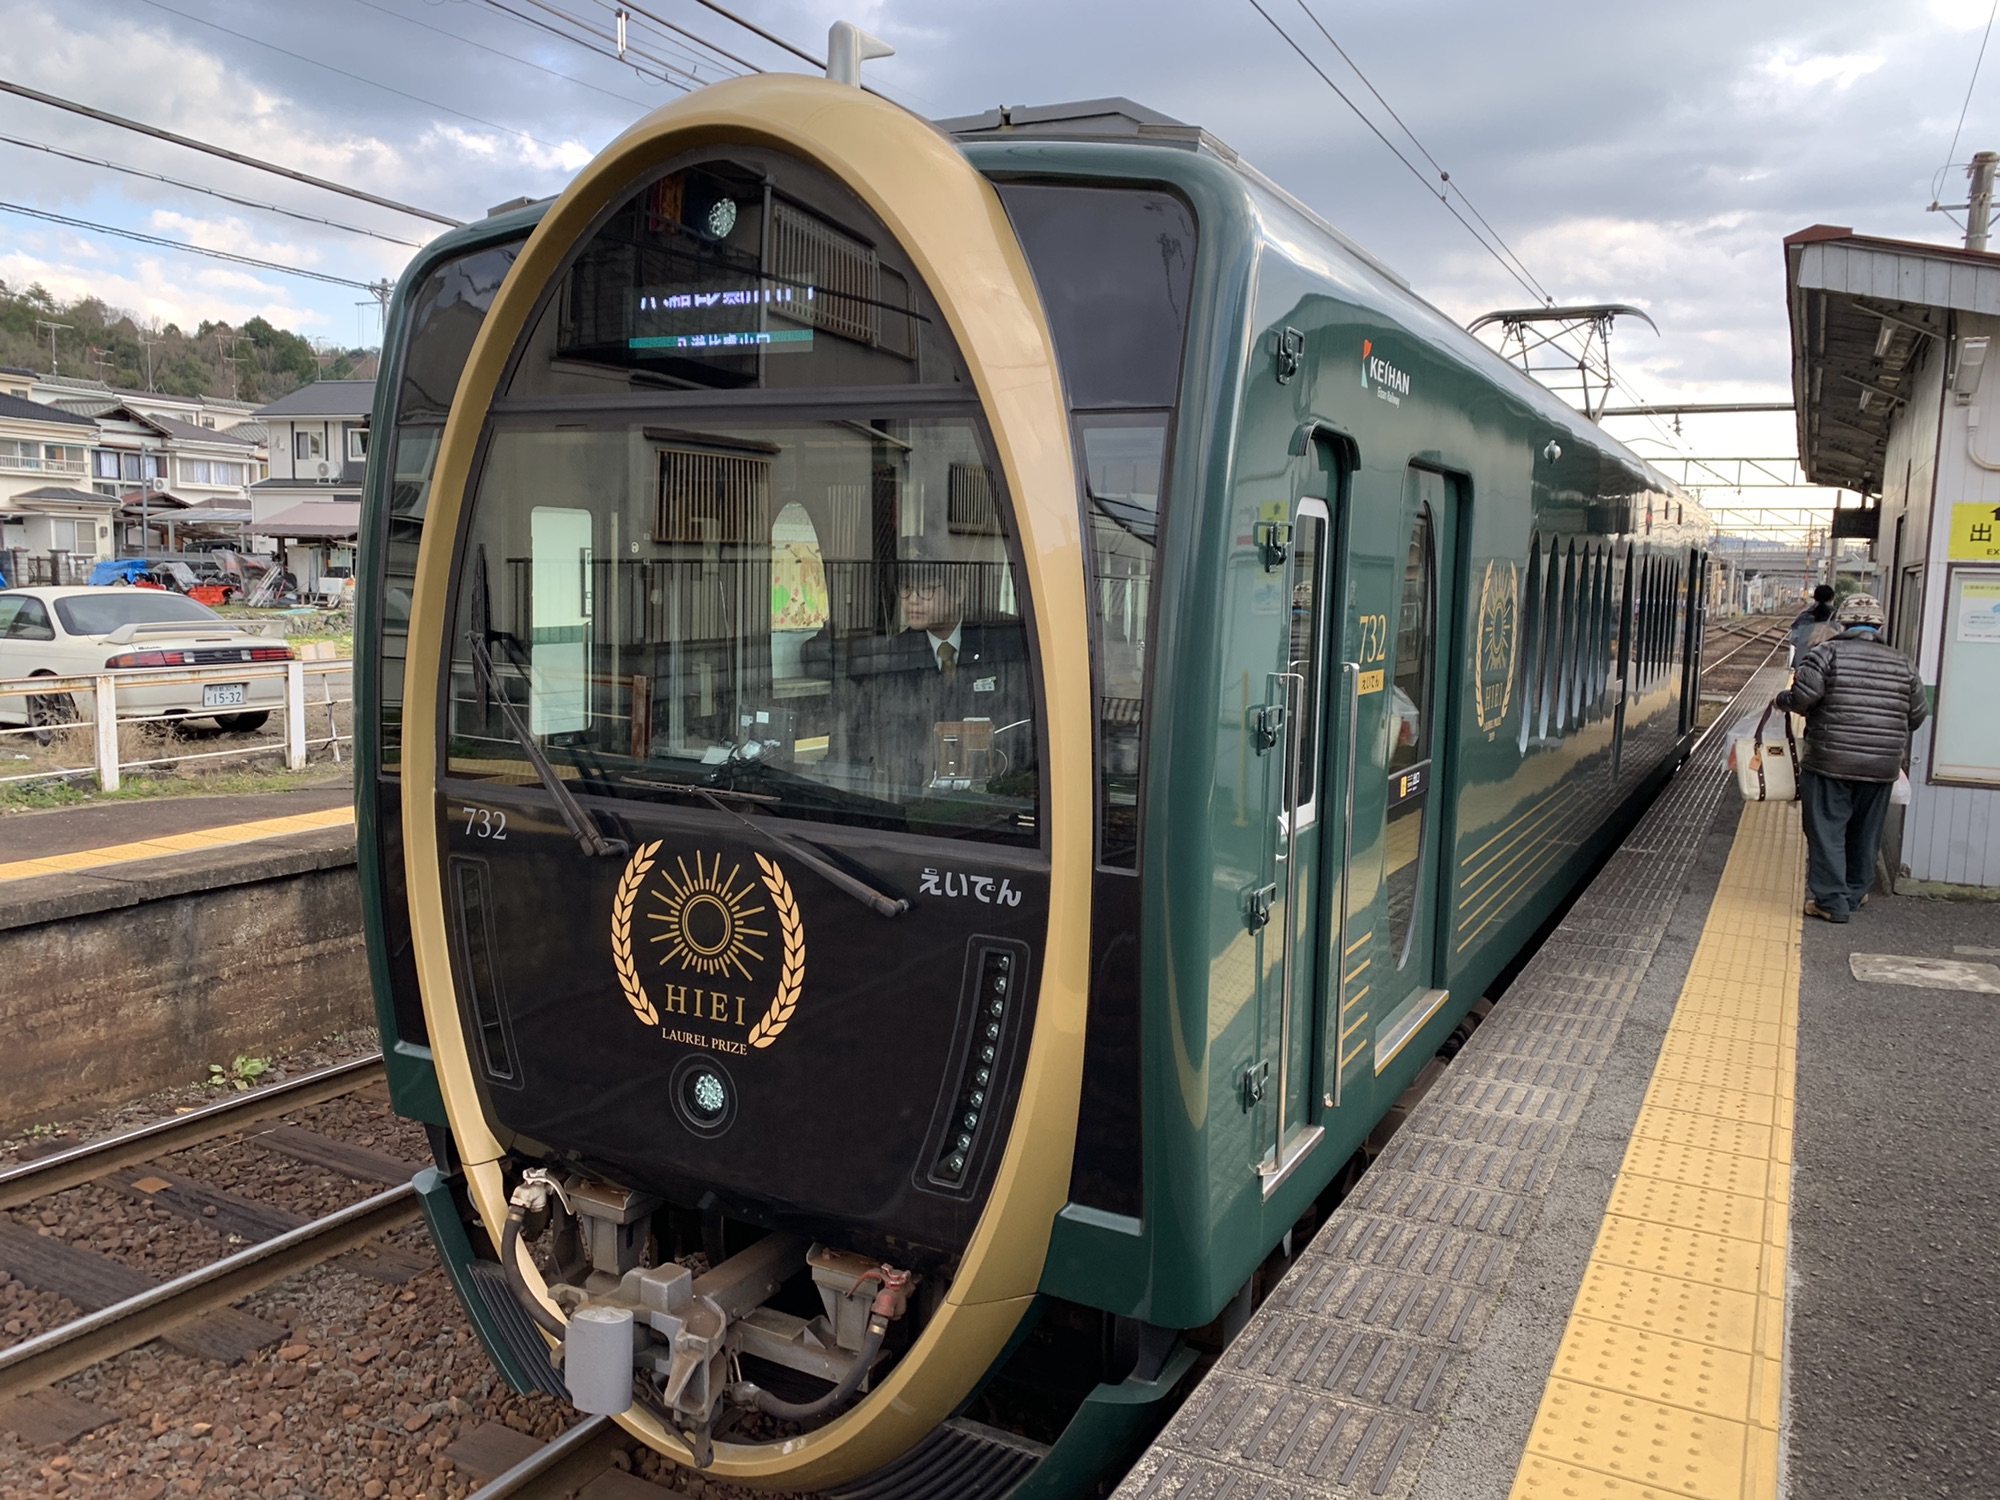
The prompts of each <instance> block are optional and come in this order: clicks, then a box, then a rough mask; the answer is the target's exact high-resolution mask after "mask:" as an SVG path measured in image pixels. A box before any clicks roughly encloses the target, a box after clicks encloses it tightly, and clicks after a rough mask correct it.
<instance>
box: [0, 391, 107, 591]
mask: <svg viewBox="0 0 2000 1500" xmlns="http://www.w3.org/2000/svg"><path fill="white" fill-rule="evenodd" d="M11 383H12V384H14V385H15V386H16V387H18V384H19V381H18V378H16V379H15V380H14V381H12V382H11ZM96 438H97V424H96V423H95V422H93V421H91V420H90V418H88V417H80V416H77V415H75V414H74V413H72V412H66V411H62V410H60V409H58V408H56V407H51V406H45V405H43V404H42V403H40V402H38V401H30V400H28V399H26V398H25V397H23V396H19V395H14V394H0V551H4V552H6V553H8V554H10V555H9V556H8V557H7V559H6V563H7V564H9V565H4V566H0V572H5V573H6V575H7V578H8V580H9V581H10V582H19V581H23V580H25V579H26V578H28V577H30V576H35V577H47V578H48V579H50V580H52V581H61V582H68V581H69V580H70V579H71V578H73V577H75V576H76V575H77V574H78V573H79V572H81V574H82V575H83V576H86V577H87V576H88V575H89V571H90V565H91V564H92V563H95V562H96V561H97V560H98V559H99V558H103V557H110V556H112V555H113V546H114V538H113V536H112V527H113V523H114V521H115V519H116V516H117V510H118V501H117V498H116V497H115V496H106V495H101V494H98V493H97V492H95V491H94V490H93V489H92V488H91V485H90V479H89V474H90V453H91V448H92V446H93V444H94V443H95V441H96ZM31 558H32V559H34V560H35V561H34V562H33V563H32V564H30V563H29V559H31Z"/></svg>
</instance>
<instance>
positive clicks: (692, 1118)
mask: <svg viewBox="0 0 2000 1500" xmlns="http://www.w3.org/2000/svg"><path fill="white" fill-rule="evenodd" d="M668 1087H669V1089H670V1090H671V1092H672V1095H673V1101H674V1113H675V1114H677V1115H679V1116H680V1121H681V1123H682V1124H683V1125H685V1126H687V1128H688V1129H689V1130H692V1131H693V1132H694V1133H695V1134H696V1135H703V1136H716V1135H721V1134H722V1132H723V1131H725V1130H727V1129H728V1128H729V1127H730V1126H731V1125H733V1124H734V1123H735V1122H736V1085H735V1082H734V1081H733V1080H732V1079H731V1078H730V1076H729V1073H728V1071H727V1070H726V1069H725V1068H724V1067H723V1066H722V1064H720V1063H718V1062H715V1061H713V1060H712V1059H710V1058H707V1057H688V1058H683V1059H682V1060H681V1062H680V1065H679V1066H678V1067H676V1068H675V1069H674V1072H673V1078H672V1081H671V1082H670V1083H669V1085H668Z"/></svg>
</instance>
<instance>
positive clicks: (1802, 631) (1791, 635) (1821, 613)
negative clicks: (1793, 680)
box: [1785, 583, 1834, 667]
mask: <svg viewBox="0 0 2000 1500" xmlns="http://www.w3.org/2000/svg"><path fill="white" fill-rule="evenodd" d="M1832 622H1833V587H1832V585H1830V584H1825V583H1822V584H1821V585H1820V586H1819V587H1818V588H1816V589H1814V590H1813V602H1812V603H1811V604H1809V605H1807V606H1806V607H1805V608H1804V609H1802V610H1800V611H1799V612H1798V614H1797V615H1795V616H1794V617H1793V618H1792V624H1791V628H1790V629H1789V630H1787V631H1786V632H1785V640H1786V642H1787V643H1788V644H1789V645H1790V646H1791V648H1792V654H1791V656H1790V658H1789V659H1788V660H1787V661H1786V665H1787V666H1792V667H1796V666H1797V665H1798V664H1799V663H1800V662H1802V661H1804V660H1805V655H1806V652H1808V651H1810V650H1811V649H1812V648H1813V647H1814V646H1815V645H1817V644H1818V642H1817V641H1815V640H1814V639H1813V637H1814V636H1818V635H1821V629H1820V627H1821V626H1827V627H1829V629H1828V632H1827V633H1828V634H1832V633H1834V632H1833V631H1832V630H1831V626H1832ZM1821 638H1822V639H1824V638H1825V637H1824V636H1822V637H1821Z"/></svg>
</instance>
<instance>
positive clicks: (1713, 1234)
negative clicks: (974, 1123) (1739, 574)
mask: <svg viewBox="0 0 2000 1500" xmlns="http://www.w3.org/2000/svg"><path fill="white" fill-rule="evenodd" d="M1777 685H1778V684H1777V683H1776V682H1775V681H1772V682H1768V683H1766V682H1761V681H1753V683H1752V684H1751V687H1750V689H1748V690H1747V691H1749V692H1750V693H1751V695H1752V696H1756V695H1758V694H1760V693H1762V694H1764V695H1766V696H1768V692H1769V691H1770V690H1774V689H1775V687H1776V686H1777ZM1722 754H1723V750H1722V747H1721V746H1720V745H1719V744H1713V745H1710V746H1708V747H1706V748H1704V749H1701V750H1698V751H1697V753H1696V755H1695V757H1694V759H1693V760H1692V761H1691V762H1690V763H1689V765H1688V766H1687V767H1686V768H1685V769H1684V771H1683V772H1682V774H1681V775H1680V776H1679V777H1678V778H1677V779H1676V781H1675V782H1674V783H1673V784H1672V785H1671V786H1670V787H1669V789H1668V790H1667V791H1666V792H1665V793H1664V794H1663V796H1662V797H1661V799H1660V800H1659V802H1658V803H1656V804H1655V806H1654V807H1653V808H1652V809H1651V810H1650V811H1649V813H1648V814H1647V816H1646V818H1645V819H1644V820H1643V821H1642V822H1641V824H1640V825H1639V827H1638V828H1637V829H1636V830H1635V831H1634V833H1633V835H1632V836H1631V837H1630V838H1628V839H1627V841H1626V843H1625V845H1624V846H1623V847H1622V848H1621V849H1620V851H1619V852H1618V853H1617V854H1616V855H1614V856H1613V858H1612V860H1611V861H1610V863H1609V864H1608V865H1607V866H1606V868H1605V870H1604V871H1603V872H1602V874H1601V875H1600V876H1599V878H1598V879H1597V880H1596V881H1595V882H1594V883H1593V885H1592V886H1591V888H1590V889H1589V890H1588V891H1587V892H1586V893H1585V894H1584V896H1583V897H1582V898H1581V899H1580V900H1579V902H1578V903H1577V905H1576V907H1575V908H1574V909H1573V911H1572V912H1571V914H1570V915H1569V917H1568V918H1567V919H1566V920H1565V922H1564V923H1563V924H1562V926H1561V927H1560V928H1559V929H1558V930H1557V931H1556V932H1555V933H1554V934H1553V935H1552V936H1551V938H1550V940H1549V941H1548V942H1547V943H1546V944H1545V945H1544V947H1543V948H1542V949H1541V951H1540V952H1539V953H1538V954H1537V955H1536V956H1535V958H1534V959H1533V960H1532V961H1531V962H1530V964H1529V965H1528V966H1527V968H1526V969H1525V970H1524V971H1523V972H1522V974H1521V975H1520V977H1519V978H1518V979H1517V980H1516V981H1515V983H1514V985H1513V986H1512V988H1511V989H1510V990H1509V991H1508V993H1507V995H1506V997H1505V998H1504V999H1503V1000H1502V1001H1501V1002H1500V1004H1499V1005H1498V1006H1497V1007H1496V1008H1495V1010H1494V1011H1493V1013H1492V1015H1491V1017H1490V1018H1489V1019H1488V1020H1487V1022H1486V1023H1485V1024H1484V1025H1483V1026H1482V1027H1481V1028H1480V1029H1479V1030H1478V1031H1477V1032H1476V1033H1475V1034H1474V1036H1473V1038H1472V1041H1471V1043H1470V1044H1469V1045H1468V1046H1467V1047H1466V1048H1465V1049H1464V1050H1463V1051H1462V1052H1461V1053H1460V1054H1459V1057H1458V1058H1457V1060H1456V1061H1455V1062H1453V1064H1452V1065H1451V1066H1450V1068H1449V1069H1448V1070H1447V1071H1446V1073H1445V1074H1444V1077H1443V1079H1442V1080H1441V1081H1440V1082H1439V1084H1438V1085H1437V1087H1435V1088H1434V1089H1433V1090H1432V1092H1431V1093H1430V1094H1429V1095H1428V1096H1427V1097H1426V1098H1425V1099H1424V1100H1423V1101H1422V1102H1421V1103H1420V1104H1419V1105H1418V1106H1417V1108H1416V1109H1415V1110H1413V1111H1412V1113H1411V1115H1410V1117H1409V1119H1408V1121H1407V1122H1406V1123H1405V1125H1404V1126H1403V1128H1402V1130H1401V1131H1400V1132H1399V1133H1398V1134H1397V1136H1396V1137H1395V1138H1394V1140H1393V1141H1392V1143H1391V1145H1390V1147H1389V1149H1388V1150H1387V1151H1385V1152H1384V1154H1383V1155H1382V1157H1381V1158H1380V1159H1378V1161H1377V1162H1376V1163H1375V1164H1374V1165H1373V1166H1372V1167H1371V1168H1370V1170H1369V1171H1368V1173H1367V1175H1366V1176H1365V1177H1364V1178H1363V1180H1362V1183H1361V1185H1360V1187H1359V1188H1357V1190H1356V1191H1355V1192H1354V1194H1352V1195H1351V1196H1350V1198H1349V1199H1348V1200H1347V1202H1345V1203H1344V1204H1343V1205H1342V1206H1341V1207H1340V1209H1339V1210H1338V1211H1337V1212H1336V1213H1335V1214H1334V1215H1333V1217H1332V1218H1331V1219H1330V1220H1329V1222H1328V1223H1327V1225H1326V1226H1325V1227H1324V1228H1323V1229H1322V1230H1321V1232H1320V1233H1319V1234H1318V1235H1317V1236H1316V1238H1315V1239H1314V1241H1313V1243H1312V1244H1311V1245H1309V1246H1307V1247H1306V1248H1305V1250H1304V1251H1302V1252H1301V1254H1300V1255H1299V1257H1298V1259H1297V1261H1296V1263H1295V1264H1294V1266H1293V1267H1292V1269H1291V1270H1290V1272H1289V1273H1288V1274H1287V1276H1286V1277H1285V1279H1284V1280H1283V1281H1282V1282H1281V1284H1280V1285H1279V1287H1278V1288H1277V1290H1276V1291H1275V1292H1274V1293H1273V1294H1272V1296H1271V1297H1270V1299H1269V1300H1268V1301H1267V1302H1266V1303H1265V1305H1264V1306H1263V1307H1262V1308H1261V1309H1259V1311H1258V1312H1257V1313H1256V1315H1255V1316H1254V1317H1253V1318H1252V1320H1251V1323H1250V1326H1249V1327H1248V1329H1247V1330H1246V1331H1245V1332H1244V1334H1243V1335H1242V1336H1241V1337H1240V1338H1239V1340H1238V1341H1237V1342H1236V1343H1235V1344H1234V1345H1232V1346H1231V1348H1230V1350H1229V1351H1228V1352H1227V1353H1226V1354H1225V1355H1224V1356H1223V1357H1222V1359H1221V1360H1220V1361H1219V1362H1218V1364H1217V1365H1216V1367H1215V1368H1214V1369H1213V1370H1211V1371H1210V1372H1209V1374H1208V1375H1207V1376H1206V1377H1205V1378H1204V1379H1203V1381H1202V1383H1201V1384H1200V1386H1199V1387H1198V1388H1197V1389H1196V1391H1195V1393H1194V1395H1193V1396H1192V1398H1191V1399H1190V1400H1189V1402H1188V1403H1187V1405H1186V1406H1185V1407H1184V1408H1183V1410H1182V1411H1181V1412H1180V1413H1179V1414H1177V1416H1176V1417H1175V1418H1174V1419H1173V1420H1172V1421H1171V1422H1170V1423H1169V1424H1168V1427H1167V1429H1166V1431H1165V1432H1164V1433H1163V1434H1162V1435H1161V1438H1160V1440H1159V1441H1158V1443H1156V1445H1155V1446H1154V1448H1153V1449H1152V1450H1151V1451H1149V1452H1148V1453H1147V1454H1146V1455H1145V1456H1144V1457H1143V1458H1142V1459H1141V1461H1140V1462H1139V1464H1138V1465H1136V1466H1135V1467H1134V1469H1133V1471H1132V1473H1131V1474H1130V1475H1129V1476H1128V1477H1127V1479H1126V1481H1125V1483H1124V1485H1123V1486H1122V1487H1121V1489H1120V1490H1119V1495H1120V1496H1121V1497H1124V1500H1138V1497H1144V1500H1224V1497H1228V1500H1280V1497H1285V1496H1291V1497H1299V1500H1304V1497H1332V1496H1362V1495H1366V1496H1391V1497H1405V1496H1416V1497H1423V1500H1482V1497H1490V1500H1499V1497H1503V1496H1510V1495H1511V1496H1518V1497H1528V1496H1545V1495H1546V1496H1564V1497H1607V1500H1608V1497H1614V1496H1616V1497H1626V1500H1631V1497H1663V1496H1668V1495H1678V1496H1699V1497H1702V1500H1737V1497H1739V1496H1740V1497H1748V1496H1774V1495H1778V1494H1780V1493H1785V1492H1787V1491H1789V1492H1790V1493H1792V1494H1798V1495H1840V1496H1842V1497H1847V1496H1864V1495H1866V1496H1873V1495H1883V1496H1888V1495H1898V1496H1905V1495H1916V1494H1964V1495H1972V1494H1981V1493H2000V1480H1996V1479H1995V1478H1994V1475H1995V1474H1996V1473H2000V1436H1996V1424H1995V1423H1994V1422H1993V1421H1992V1420H1991V1412H1992V1410H1993V1409H1994V1403H1995V1400H1996V1397H2000V1373H1996V1370H2000V1364H1997V1363H1996V1360H1995V1357H1994V1346H1995V1343H1996V1341H2000V1333H1996V1330H2000V1307H1996V1292H1995V1288H1996V1286H2000V1275H1996V1272H2000V1131H1996V1128H1995V1126H1994V1123H1993V1114H1992V1110H1991V1105H1990V1100H1991V1098H1992V1097H1993V1093H1992V1091H1993V1087H1994V1085H1995V1083H1996V1082H2000V1077H1996V1073H2000V1068H1996V1065H1995V1062H1994V1059H1993V1057H1992V1053H1991V1048H1990V1045H1982V1038H1981V1037H1980V1036H1978V1035H1975V1033H1974V1028H1975V1027H1982V1024H1984V1029H1985V1030H1986V1031H1988V1032H1990V1029H1991V1028H1990V1019H1991V1018H1992V1016H1993V1014H1994V1009H1993V1008H1994V1007H1995V1006H2000V998H1996V997H1995V996H1993V995H1989V994H1984V993H1979V992H1977V991H1972V990H1939V989H1918V988H1912V987H1908V986H1903V985H1897V986H1890V985H1886V984H1882V983H1866V984H1864V983H1863V982H1862V981H1859V980H1856V979H1855V978H1854V977H1853V975H1852V972H1851V965H1850V963H1849V957H1850V955H1851V954H1852V953H1854V952H1863V953H1888V954H1901V955H1904V956H1906V957H1912V958H1925V957H1928V958H1958V959H1960V960H1961V961H1966V962H1974V963H1978V962H1987V963H1991V962H1994V961H1995V960H1994V957H1987V956H1982V955H1977V954H1961V953H1957V952H1956V951H1955V950H1957V949H1960V948H1980V947H1995V948H2000V909H1996V908H1994V907H1991V906H1970V905H1953V904H1947V903H1940V902H1923V901H1916V900H1911V899H1908V898H1894V897H1889V896H1885V895H1881V894H1878V895H1876V897H1875V898H1874V899H1873V900H1872V901H1871V902H1870V904H1869V906H1868V907H1867V908H1866V909H1865V910H1863V911H1862V912H1861V913H1859V914H1858V915H1857V917H1856V919H1855V920H1854V921H1853V922H1851V923H1849V924H1848V925H1846V926H1844V927H1831V926H1827V925H1826V924H1821V923H1817V922H1814V923H1808V922H1807V921H1806V919H1805V918H1804V917H1803V915H1802V914H1801V907H1802V904H1803V890H1802V881H1803V870H1804V845H1803V840H1802V838H1801V837H1800V835H1799V832H1798V816H1797V809H1796V806H1795V805H1791V804H1783V805H1766V806H1759V807H1750V808H1746V807H1745V806H1744V805H1743V804H1742V803H1741V802H1740V801H1739V800H1738V798H1737V796H1736V792H1735V789H1734V779H1733V777H1731V776H1729V775H1728V773H1727V772H1726V770H1725V768H1724V767H1723V765H1722ZM1807 926H1810V927H1811V928H1813V929H1814V930H1812V931H1810V932H1806V931H1803V930H1802V929H1803V928H1805V927H1807ZM1890 967H1891V968H1893V967H1895V966H1893V965H1892V966H1890ZM1863 968H1864V969H1867V968H1868V966H1867V965H1863ZM1795 1115H1796V1121H1795ZM1795 1125H1796V1138H1795V1135H1794V1129H1795ZM1794 1195H1796V1196H1794ZM1788 1319H1789V1322H1788ZM1788 1331H1789V1336H1788Z"/></svg>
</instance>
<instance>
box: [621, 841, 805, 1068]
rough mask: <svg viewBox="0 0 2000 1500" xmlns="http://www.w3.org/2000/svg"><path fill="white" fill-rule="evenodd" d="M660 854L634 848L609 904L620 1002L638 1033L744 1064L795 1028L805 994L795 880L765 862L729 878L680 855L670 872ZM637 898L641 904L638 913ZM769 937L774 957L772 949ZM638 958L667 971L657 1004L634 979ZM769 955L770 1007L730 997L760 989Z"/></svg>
mask: <svg viewBox="0 0 2000 1500" xmlns="http://www.w3.org/2000/svg"><path fill="white" fill-rule="evenodd" d="M659 855H660V844H659V841H658V840H655V841H654V842H652V843H650V844H642V845H640V846H639V848H638V849H637V850H635V851H634V852H633V855H632V858H631V859H630V860H629V861H628V862H627V863H626V866H625V873H624V875H623V876H621V877H620V879H619V881H618V894H617V895H616V896H615V897H614V898H613V900H612V903H611V965H612V968H613V969H615V970H616V971H617V974H618V988H619V989H620V990H621V991H622V992H623V994H624V996H625V1003H626V1004H627V1005H628V1006H630V1007H631V1010H632V1014H633V1016H634V1017H636V1018H637V1019H638V1021H639V1023H640V1024H641V1025H642V1026H647V1027H653V1028H657V1029H658V1030H659V1033H660V1035H661V1036H662V1037H663V1038H665V1039H666V1040H667V1041H670V1042H681V1043H684V1044H686V1045H689V1046H695V1047H706V1048H709V1049H710V1050H712V1051H716V1052H733V1053H737V1054H739V1055H745V1056H747V1055H748V1053H749V1051H750V1049H751V1048H753V1047H755V1048H763V1047H768V1046H770V1045H771V1043H772V1042H774V1041H776V1040H777V1039H778V1037H779V1035H780V1034H781V1033H782V1032H783V1031H784V1029H785V1027H786V1026H787V1025H788V1024H789V1023H790V1022H791V1019H792V1012H793V1011H794V1010H796V1009H797V1008H798V1004H799V991H800V990H802V989H803V988H804V987H805V968H806V933H805V923H804V922H803V920H801V918H800V915H799V904H798V898H797V897H795V896H794V895H793V894H792V886H791V882H790V881H788V880H787V879H786V878H785V872H784V871H783V870H781V869H780V868H779V867H778V865H777V863H776V862H775V861H773V860H768V859H766V858H764V856H763V855H761V854H760V855H758V856H757V865H758V869H759V872H760V876H759V877H747V876H745V875H744V874H743V867H742V866H741V865H732V866H731V867H730V869H729V873H728V874H727V875H725V874H724V873H723V871H722V856H721V855H720V854H716V855H711V856H708V857H707V858H706V859H704V857H703V855H702V854H701V852H700V851H699V850H697V851H695V852H694V854H693V859H694V868H693V869H692V870H690V869H689V868H688V864H687V861H686V860H685V859H681V858H679V857H676V858H675V859H674V862H673V867H672V868H671V869H669V868H668V867H667V866H666V865H665V864H664V863H663V862H662V861H661V859H660V857H659ZM656 867H657V874H656V873H655V870H656ZM648 877H652V878H651V879H649V878H648ZM641 896H645V897H646V898H647V901H646V904H645V907H644V908H643V909H641V908H640V897H641ZM767 901H768V905H767V904H766V902H767ZM635 917H637V918H638V919H639V921H640V924H641V925H640V931H639V932H638V933H637V934H635V933H634V932H633V921H634V918H635ZM766 922H771V923H773V924H774V925H775V927H776V929H777V930H776V932H775V933H774V932H773V931H772V929H771V927H767V926H765V925H764V924H765V923H766ZM774 936H775V937H776V938H777V940H778V941H777V943H776V945H775V946H776V948H777V950H778V951H777V952H776V953H775V954H773V953H771V952H770V951H769V950H770V949H771V948H772V946H773V945H772V943H771V941H770V940H771V938H772V937H774ZM642 939H643V941H642ZM642 954H644V955H645V956H646V957H648V958H649V959H651V960H652V961H653V963H654V964H655V965H656V966H657V967H659V968H660V969H663V970H665V971H666V972H665V974H664V975H663V976H662V979H661V988H660V992H659V996H660V999H659V1003H658V1004H657V1005H656V1004H655V1003H654V1000H653V997H652V996H651V995H649V994H648V993H647V992H646V981H645V977H644V976H643V975H641V973H640V971H639V961H640V957H641V955H642ZM773 957H775V958H776V959H777V960H778V963H777V969H778V976H777V981H778V982H777V988H776V993H775V994H774V995H773V996H772V997H771V999H770V1001H769V1002H768V1004H767V1003H766V1002H764V1001H762V1000H757V1001H755V1002H753V1001H752V1000H751V999H750V998H749V997H748V996H745V995H741V994H738V993H736V988H737V986H738V985H739V984H742V985H744V986H745V987H748V986H750V985H756V984H757V983H758V971H760V970H765V969H767V968H768V967H769V963H770V959H771V958H773ZM671 979H679V980H682V981H684V982H683V983H678V984H676V983H671V982H668V981H669V980H671ZM664 1018H671V1019H664Z"/></svg>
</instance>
